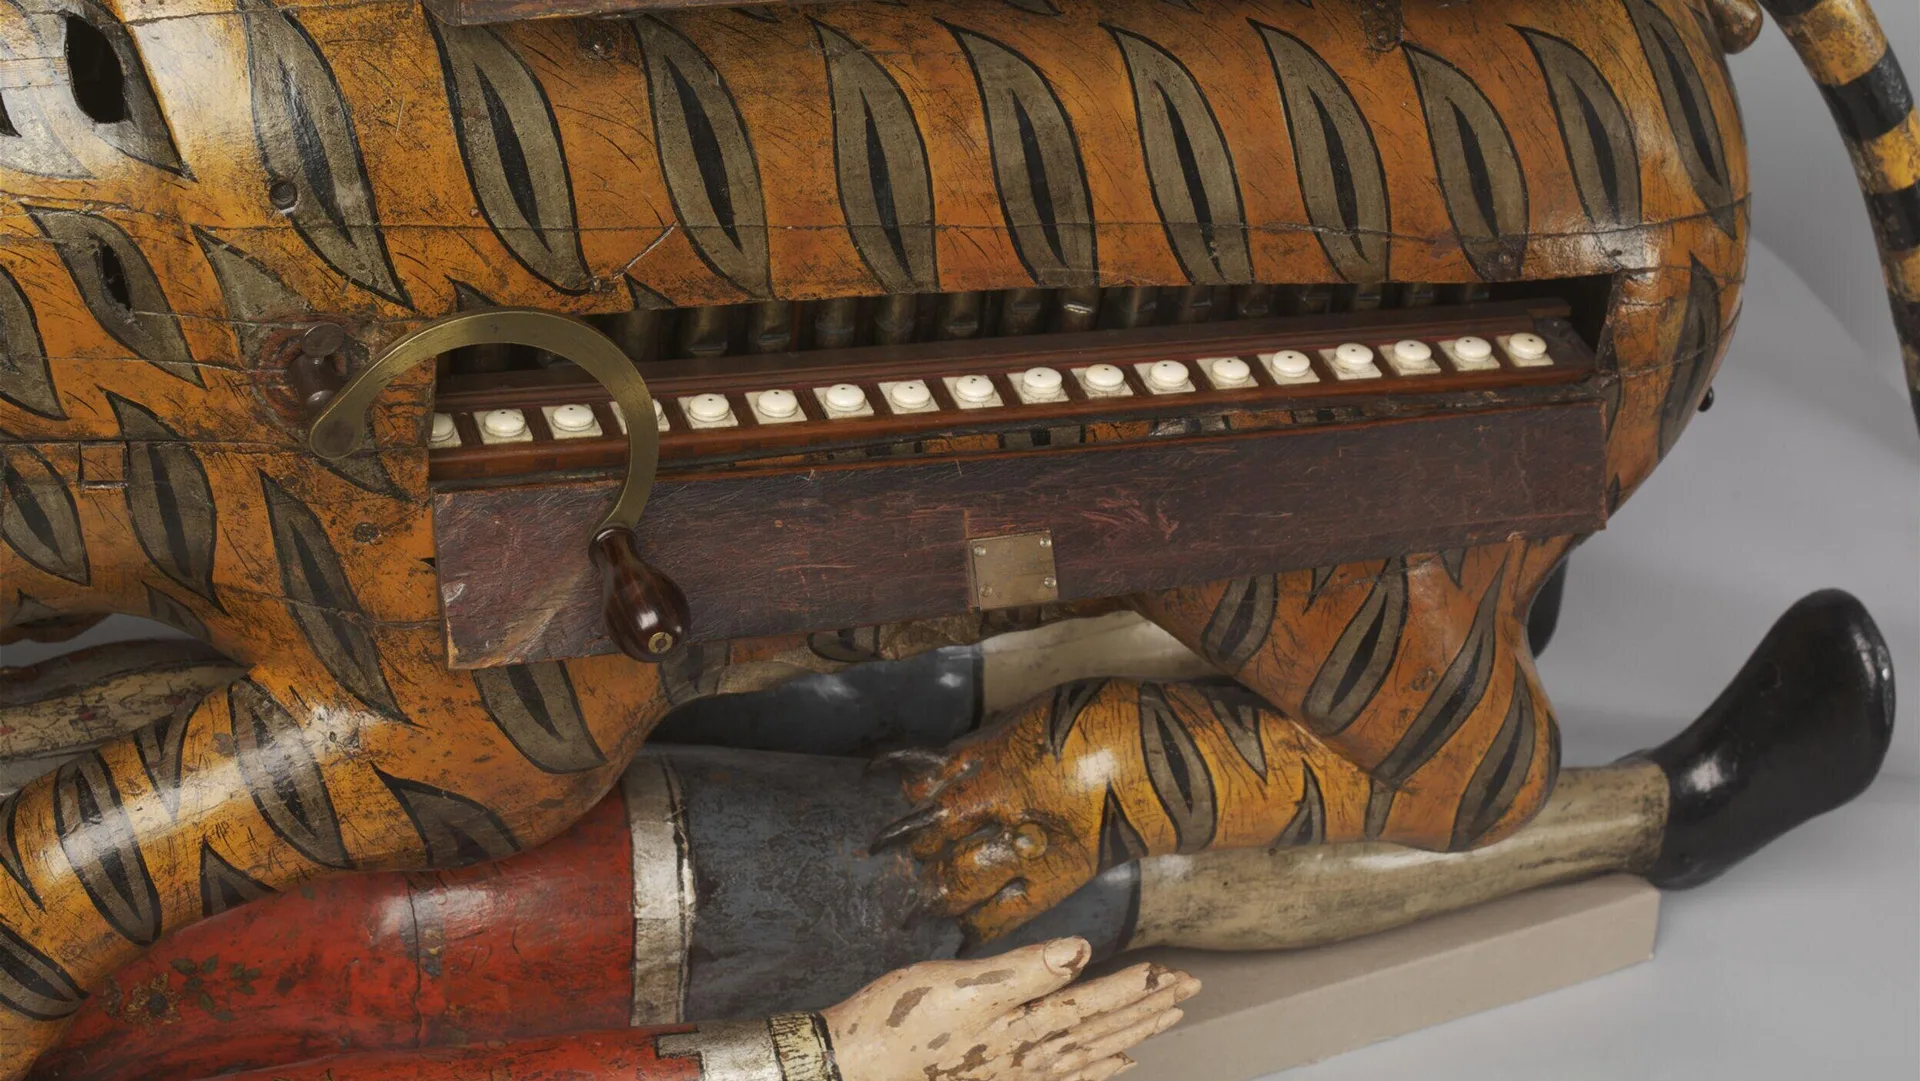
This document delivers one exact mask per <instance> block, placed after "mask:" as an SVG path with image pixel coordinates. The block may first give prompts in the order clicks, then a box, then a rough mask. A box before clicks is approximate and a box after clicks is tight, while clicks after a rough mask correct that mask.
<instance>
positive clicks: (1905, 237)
mask: <svg viewBox="0 0 1920 1081" xmlns="http://www.w3.org/2000/svg"><path fill="white" fill-rule="evenodd" d="M1867 213H1868V214H1870V215H1872V216H1873V234H1874V236H1876V237H1878V238H1880V250H1881V251H1883V252H1887V253H1890V254H1892V253H1898V252H1906V251H1910V250H1912V249H1913V248H1916V247H1920V183H1915V184H1908V185H1907V186H1906V187H1904V188H1901V189H1900V190H1899V191H1889V192H1872V193H1869V194H1868V195H1867Z"/></svg>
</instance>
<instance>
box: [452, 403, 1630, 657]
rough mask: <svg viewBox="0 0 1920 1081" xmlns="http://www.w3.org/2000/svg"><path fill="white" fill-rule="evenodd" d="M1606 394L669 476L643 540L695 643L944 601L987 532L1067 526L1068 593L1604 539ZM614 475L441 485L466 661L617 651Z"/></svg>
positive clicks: (1060, 534) (455, 615)
mask: <svg viewBox="0 0 1920 1081" xmlns="http://www.w3.org/2000/svg"><path fill="white" fill-rule="evenodd" d="M1603 429H1604V421H1603V419H1602V415H1601V406H1600V404H1599V402H1598V401H1597V400H1595V399H1593V398H1586V399H1580V400H1575V401H1562V402H1558V403H1552V404H1542V405H1533V406H1524V407H1516V408H1508V409H1499V410H1484V411H1474V412H1465V413H1452V414H1437V415H1431V416H1426V417H1420V418H1413V419H1402V420H1379V421H1369V422H1364V423H1359V424H1353V425H1330V426H1315V427H1309V428H1300V429H1281V430H1272V431H1261V432H1250V433H1244V434H1230V435H1221V436H1211V437H1200V438H1183V439H1177V440H1174V439H1169V440H1167V441H1164V442H1149V443H1134V444H1123V445H1117V446H1111V447H1102V446H1098V445H1095V446H1088V447H1080V448H1073V449H1067V450H1050V451H1039V450H1036V451H1026V452H1018V453H996V454H990V455H980V456H977V457H958V458H952V459H944V460H937V461H928V460H916V459H906V460H902V461H899V462H897V463H893V464H885V463H882V464H858V465H847V466H836V467H830V468H820V469H814V470H809V471H805V472H784V473H783V472H765V473H739V472H733V473H724V474H714V475H706V476H698V475H696V476H683V477H679V478H675V479H672V480H663V481H662V482H660V483H659V484H658V485H657V486H656V487H655V488H654V491H653V498H652V501H651V502H650V503H649V505H648V507H647V512H646V516H645V518H644V520H643V521H642V522H641V525H640V534H641V540H642V544H643V549H642V550H643V552H644V554H645V556H646V558H647V559H648V560H649V561H650V562H652V563H653V564H654V565H655V566H656V567H658V568H659V569H660V570H662V571H663V572H665V573H666V574H667V575H669V576H670V577H672V578H673V579H674V580H675V581H676V582H678V583H679V584H680V586H681V587H682V588H683V589H684V590H685V591H686V594H687V597H688V599H689V600H690V601H691V602H692V607H693V630H694V637H695V638H696V639H722V638H733V637H742V636H752V635H765V634H777V633H787V632H795V631H807V630H821V629H832V628H838V627H843V626H855V625H860V624H867V623H877V622H888V621H893V620H900V619H911V618H924V617H929V616H938V615H946V614H950V613H953V612H957V611H962V610H964V609H965V608H966V607H967V605H968V596H969V594H968V586H967V570H966V558H965V556H966V549H965V544H966V541H967V540H968V539H969V538H974V537H983V536H995V535H999V534H1004V533H1017V532H1026V531H1030V530H1037V529H1048V530H1051V531H1052V533H1053V536H1054V554H1055V559H1056V561H1057V563H1058V565H1059V578H1060V592H1061V595H1062V597H1063V598H1066V599H1076V598H1084V597H1097V596H1112V595H1119V594H1125V593H1132V592H1137V591H1140V590H1143V589H1154V588H1164V587H1168V586H1174V585H1183V584H1191V583H1197V582H1205V581H1212V580H1216V579H1221V578H1229V577H1234V576H1238V575H1243V574H1253V573H1260V572H1267V571H1276V570H1284V569H1292V568H1299V567H1311V566H1321V565H1325V564H1329V563H1335V562H1340V561H1345V560H1352V559H1364V558H1378V557H1384V556H1389V555H1396V554H1400V553H1405V552H1420V551H1434V550H1439V549H1444V548H1451V547H1456V546H1460V545H1471V544H1483V543H1488V542H1491V541H1497V540H1500V539H1502V538H1505V537H1508V536H1513V535H1519V536H1527V537H1546V536H1559V535H1563V534H1571V533H1583V532H1590V531H1593V530H1597V529H1599V528H1601V527H1602V525H1603V524H1604V521H1605V510H1604V505H1605V496H1604V486H1605V476H1604V466H1603V461H1604V453H1603V452H1604V430H1603ZM613 489H614V485H613V483H612V482H611V481H573V482H563V481H554V482H549V483H540V484H524V485H509V486H493V487H474V488H459V489H450V490H441V491H438V492H436V493H435V496H434V536H435V545H436V548H437V550H438V567H439V574H440V585H441V596H442V600H443V604H444V610H445V620H446V627H447V638H448V654H449V660H450V662H451V663H452V664H453V665H454V666H455V667H465V668H471V667H485V666H489V665H497V664H509V663H515V662H521V661H532V660H547V659H555V658H564V657H574V656H583V655H588V654H596V653H606V652H611V651H612V646H611V644H610V643H609V642H608V640H607V638H606V636H605V634H604V631H603V628H602V627H601V626H600V617H599V614H598V609H599V588H600V587H599V581H598V578H597V576H596V574H595V572H594V570H593V568H592V567H591V565H590V564H589V562H588V557H587V540H588V532H589V530H590V529H591V528H592V527H593V525H594V524H595V523H596V522H597V521H598V520H599V517H600V515H601V514H602V513H603V512H604V511H605V509H606V506H607V504H608V502H609V501H610V500H611V498H612V494H613Z"/></svg>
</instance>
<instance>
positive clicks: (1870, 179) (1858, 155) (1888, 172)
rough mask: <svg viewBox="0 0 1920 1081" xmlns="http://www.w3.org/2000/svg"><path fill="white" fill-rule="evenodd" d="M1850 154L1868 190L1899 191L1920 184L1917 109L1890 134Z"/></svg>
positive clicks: (1919, 140) (1910, 112) (1854, 149)
mask: <svg viewBox="0 0 1920 1081" xmlns="http://www.w3.org/2000/svg"><path fill="white" fill-rule="evenodd" d="M1849 149H1851V150H1852V151H1853V166H1854V169H1855V170H1856V171H1858V172H1859V174H1860V178H1861V180H1862V181H1863V182H1864V183H1865V184H1866V185H1867V190H1868V191H1898V190H1900V189H1901V188H1909V187H1912V186H1913V185H1915V184H1920V108H1915V109H1909V110H1907V118H1906V119H1905V120H1902V121H1901V122H1900V125H1899V126H1898V127H1896V128H1894V129H1893V130H1892V131H1889V132H1887V133H1886V134H1884V135H1882V136H1880V137H1878V138H1876V139H1874V140H1872V141H1871V142H1866V143H1862V144H1860V145H1859V146H1855V147H1850V148H1849Z"/></svg>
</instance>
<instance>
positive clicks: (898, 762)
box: [867, 747, 947, 776]
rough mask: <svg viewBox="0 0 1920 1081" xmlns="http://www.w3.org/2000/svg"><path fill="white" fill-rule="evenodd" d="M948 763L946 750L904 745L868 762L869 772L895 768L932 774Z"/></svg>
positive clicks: (876, 756) (899, 770) (895, 769)
mask: <svg viewBox="0 0 1920 1081" xmlns="http://www.w3.org/2000/svg"><path fill="white" fill-rule="evenodd" d="M946 764H947V755H946V753H945V752H944V751H936V750H934V749H933V748H931V747H902V748H900V749H899V750H897V751H888V752H887V753H885V754H880V755H875V756H874V757H873V758H872V759H870V760H868V762H867V772H868V773H879V772H880V771H882V770H893V771H895V772H898V773H918V774H925V775H927V776H932V775H934V774H937V773H939V772H940V769H941V767H943V766H945V765H946Z"/></svg>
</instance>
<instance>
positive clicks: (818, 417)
mask: <svg viewBox="0 0 1920 1081" xmlns="http://www.w3.org/2000/svg"><path fill="white" fill-rule="evenodd" d="M1553 363H1554V358H1553V356H1552V355H1551V351H1550V349H1549V346H1548V343H1547V341H1546V339H1544V338H1542V337H1541V336H1539V335H1537V334H1533V333H1531V332H1515V333H1511V334H1498V335H1493V336H1491V337H1490V338H1487V337H1479V336H1475V335H1460V336H1458V337H1452V338H1444V339H1440V340H1437V341H1432V342H1429V341H1423V340H1421V339H1418V338H1405V339H1399V340H1396V341H1390V342H1375V343H1372V344H1369V343H1366V342H1357V341H1350V342H1343V343H1340V344H1338V345H1335V346H1331V347H1328V348H1324V349H1318V350H1314V351H1313V352H1312V353H1309V352H1303V351H1300V350H1294V349H1282V350H1276V351H1273V352H1264V353H1253V354H1250V355H1232V356H1207V357H1199V358H1194V359H1191V360H1180V359H1162V360H1155V361H1140V362H1136V363H1132V364H1130V365H1125V366H1123V365H1118V364H1106V363H1097V364H1089V365H1086V366H1084V367H1068V368H1067V370H1066V374H1064V375H1063V374H1062V373H1061V371H1060V370H1059V369H1058V368H1054V367H1031V368H1026V369H1023V370H1019V371H1011V372H994V373H987V374H979V373H972V374H961V375H950V376H942V377H938V378H935V379H898V380H885V379H882V380H879V381H878V382H877V383H876V384H872V386H873V388H874V390H875V391H877V394H870V393H869V392H868V389H867V388H864V387H862V386H860V385H859V384H857V383H850V382H841V383H833V384H830V385H826V386H801V387H769V388H766V389H761V390H745V391H739V392H736V393H731V394H728V393H714V392H704V393H699V394H690V395H684V396H672V395H668V396H664V400H663V398H662V397H656V399H655V401H654V403H653V407H654V423H655V425H656V427H657V428H658V429H659V431H661V432H662V433H669V432H673V431H684V430H698V429H713V428H730V427H738V426H741V425H742V424H743V423H746V424H751V425H756V426H770V425H781V424H794V423H804V422H808V421H820V422H827V423H832V422H845V421H855V420H860V419H863V418H872V417H876V416H905V415H911V414H921V413H938V412H941V411H943V410H945V409H954V410H985V409H1007V408H1018V407H1019V406H1022V405H1029V406H1031V405H1046V404H1053V403H1059V402H1065V401H1068V400H1070V399H1072V398H1074V397H1078V398H1081V399H1086V400H1091V399H1098V398H1126V397H1134V396H1137V395H1149V396H1151V395H1172V394H1205V393H1208V392H1227V391H1234V390H1242V389H1246V388H1249V387H1253V386H1255V385H1257V382H1258V380H1257V379H1256V376H1255V374H1254V372H1255V366H1256V365H1258V367H1259V369H1260V370H1261V371H1262V372H1264V373H1265V376H1266V378H1267V379H1268V380H1269V381H1270V382H1271V383H1272V384H1273V385H1276V386H1290V385H1304V384H1312V383H1319V382H1322V381H1323V380H1332V381H1338V382H1352V381H1360V380H1372V379H1380V378H1383V376H1384V375H1385V374H1386V372H1387V371H1391V372H1392V373H1393V374H1394V375H1396V376H1399V377H1402V378H1408V379H1418V378H1420V377H1422V376H1437V375H1440V374H1441V373H1443V372H1448V371H1451V372H1454V373H1462V374H1465V373H1497V372H1499V371H1501V370H1503V368H1505V369H1527V368H1541V367H1550V366H1552V365H1553ZM1069 380H1071V389H1070V385H1069ZM1076 390H1077V392H1078V393H1077V395H1076V394H1075V391H1076ZM876 398H877V400H876ZM743 418H746V419H745V420H744V421H743ZM465 419H466V420H467V423H465V424H463V423H461V422H460V421H459V420H457V419H456V414H454V413H436V414H434V417H433V426H432V431H431V436H430V441H429V446H430V447H431V448H432V449H435V450H448V449H454V448H460V447H466V446H473V445H475V444H476V443H477V444H478V445H481V446H494V445H501V444H512V443H530V442H536V441H545V440H546V439H552V440H568V439H591V438H604V437H608V436H610V435H612V434H613V432H612V431H610V429H617V430H618V432H619V433H620V434H621V435H624V434H625V432H626V423H627V418H625V417H624V416H622V415H621V414H620V412H619V408H618V406H616V405H613V404H612V403H596V404H588V403H565V404H558V405H543V406H539V407H538V408H537V409H526V408H512V407H506V408H497V409H491V410H486V411H484V412H479V413H474V414H468V415H467V417H466V418H465Z"/></svg>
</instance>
